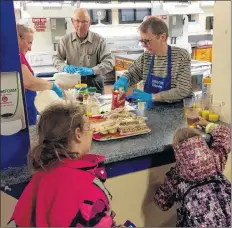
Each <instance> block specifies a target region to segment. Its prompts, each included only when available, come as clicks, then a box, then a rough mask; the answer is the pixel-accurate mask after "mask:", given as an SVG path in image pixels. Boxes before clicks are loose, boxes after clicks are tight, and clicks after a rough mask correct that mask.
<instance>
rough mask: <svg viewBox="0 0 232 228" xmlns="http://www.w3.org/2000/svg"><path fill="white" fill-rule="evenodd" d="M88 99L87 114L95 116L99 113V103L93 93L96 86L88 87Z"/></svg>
mask: <svg viewBox="0 0 232 228" xmlns="http://www.w3.org/2000/svg"><path fill="white" fill-rule="evenodd" d="M88 92H89V94H88V99H87V115H88V116H97V115H99V113H100V103H99V101H98V99H97V97H96V95H95V93H96V88H95V87H90V88H89V89H88Z"/></svg>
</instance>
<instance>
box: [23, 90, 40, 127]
mask: <svg viewBox="0 0 232 228" xmlns="http://www.w3.org/2000/svg"><path fill="white" fill-rule="evenodd" d="M25 97H26V105H27V116H28V124H29V126H31V125H36V120H37V109H36V107H35V105H34V100H35V97H36V92H35V91H31V90H26V92H25Z"/></svg>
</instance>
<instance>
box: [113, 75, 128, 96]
mask: <svg viewBox="0 0 232 228" xmlns="http://www.w3.org/2000/svg"><path fill="white" fill-rule="evenodd" d="M128 87H129V83H128V78H127V77H125V76H120V78H119V79H118V81H116V82H115V83H114V89H115V90H118V89H119V88H123V89H124V91H125V92H127V90H128Z"/></svg>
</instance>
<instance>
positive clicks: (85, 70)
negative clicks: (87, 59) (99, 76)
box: [76, 67, 94, 76]
mask: <svg viewBox="0 0 232 228" xmlns="http://www.w3.org/2000/svg"><path fill="white" fill-rule="evenodd" d="M76 72H77V73H79V74H80V75H81V76H88V75H94V72H93V69H92V68H89V67H78V68H77V69H76Z"/></svg>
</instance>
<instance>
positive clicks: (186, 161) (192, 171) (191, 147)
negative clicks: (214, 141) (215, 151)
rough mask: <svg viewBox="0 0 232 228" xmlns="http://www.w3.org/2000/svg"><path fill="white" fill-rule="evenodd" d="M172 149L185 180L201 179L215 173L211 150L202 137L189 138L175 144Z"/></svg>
mask: <svg viewBox="0 0 232 228" xmlns="http://www.w3.org/2000/svg"><path fill="white" fill-rule="evenodd" d="M174 150H175V156H176V166H177V169H178V171H179V174H180V176H181V177H182V178H184V179H185V180H188V181H201V180H203V179H205V178H207V177H209V176H214V175H216V174H217V169H216V164H215V161H214V158H213V155H212V151H211V150H210V149H209V147H208V145H207V143H206V141H205V140H204V139H203V138H202V137H200V136H196V137H192V138H189V139H187V140H185V141H183V142H182V143H180V144H178V145H177V146H175V147H174Z"/></svg>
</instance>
